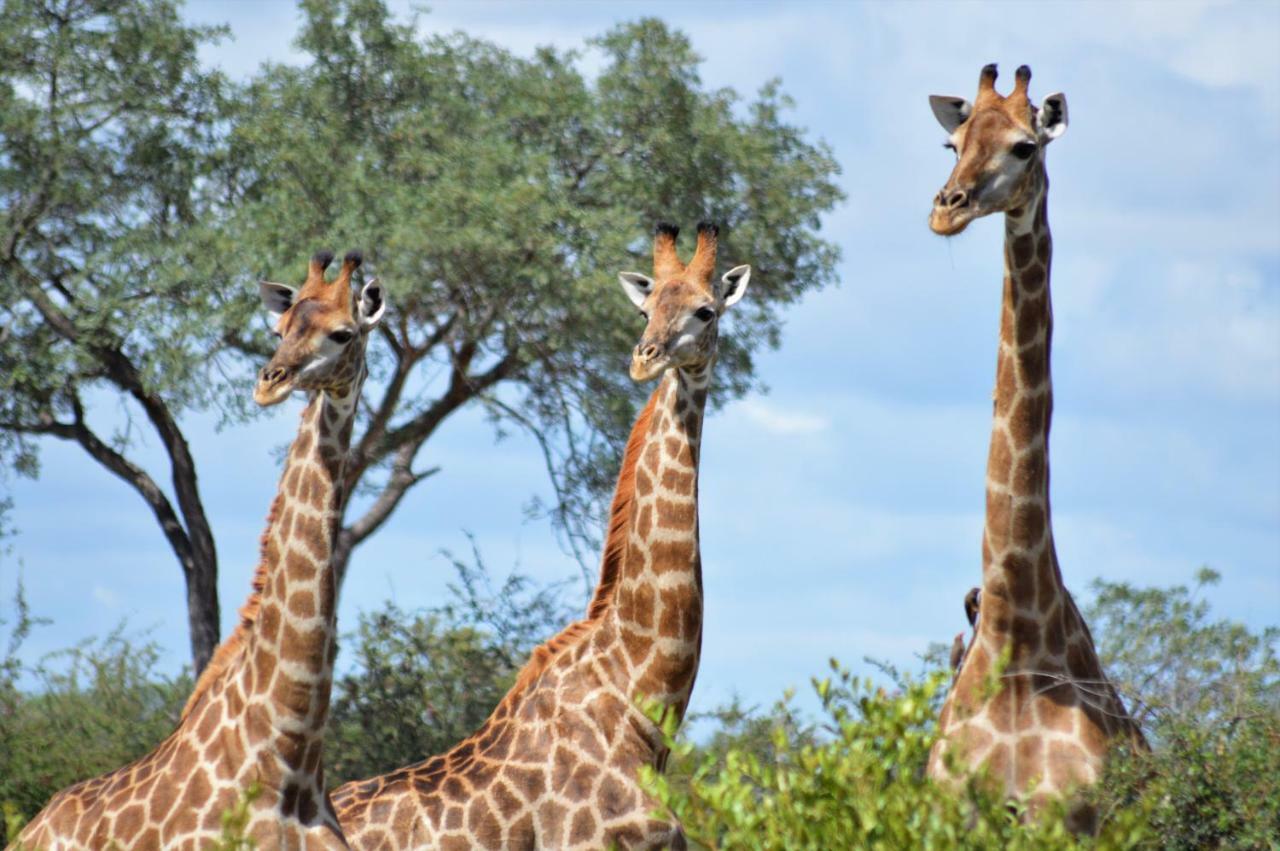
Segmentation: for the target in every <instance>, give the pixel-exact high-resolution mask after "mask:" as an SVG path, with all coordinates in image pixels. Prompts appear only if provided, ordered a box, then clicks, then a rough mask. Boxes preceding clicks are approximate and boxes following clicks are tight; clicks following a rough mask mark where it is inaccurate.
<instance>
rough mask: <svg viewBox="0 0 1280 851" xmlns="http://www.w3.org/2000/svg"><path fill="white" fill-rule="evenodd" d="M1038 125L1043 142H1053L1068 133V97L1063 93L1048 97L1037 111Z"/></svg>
mask: <svg viewBox="0 0 1280 851" xmlns="http://www.w3.org/2000/svg"><path fill="white" fill-rule="evenodd" d="M1036 125H1037V126H1038V127H1039V128H1040V139H1041V141H1043V142H1052V141H1053V140H1054V139H1056V138H1058V137H1059V136H1061V135H1062V134H1063V133H1065V132H1067V96H1066V95H1064V94H1063V93H1062V92H1054V93H1053V94H1051V95H1048V96H1046V97H1045V99H1044V103H1042V104H1040V108H1039V109H1037V110H1036Z"/></svg>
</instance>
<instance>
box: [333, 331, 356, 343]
mask: <svg viewBox="0 0 1280 851" xmlns="http://www.w3.org/2000/svg"><path fill="white" fill-rule="evenodd" d="M354 336H355V335H354V334H352V333H351V332H350V331H348V330H347V329H345V328H342V329H339V330H337V331H334V332H333V333H332V334H330V335H329V339H330V340H333V341H334V342H335V343H337V344H338V345H345V344H347V343H350V342H351V338H352V337H354Z"/></svg>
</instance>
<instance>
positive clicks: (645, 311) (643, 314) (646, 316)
mask: <svg viewBox="0 0 1280 851" xmlns="http://www.w3.org/2000/svg"><path fill="white" fill-rule="evenodd" d="M640 315H641V316H643V317H644V318H645V320H646V321H648V319H649V312H648V311H647V310H642V311H640Z"/></svg>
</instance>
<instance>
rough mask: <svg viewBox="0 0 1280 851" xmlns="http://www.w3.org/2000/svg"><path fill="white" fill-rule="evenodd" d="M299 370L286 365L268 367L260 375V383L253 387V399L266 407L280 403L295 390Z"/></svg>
mask: <svg viewBox="0 0 1280 851" xmlns="http://www.w3.org/2000/svg"><path fill="white" fill-rule="evenodd" d="M295 378H297V371H296V370H293V369H286V368H285V367H275V368H274V369H272V368H270V367H268V368H266V369H264V370H262V373H261V375H259V376H258V383H257V384H256V385H255V386H254V388H253V401H255V402H257V403H258V404H259V405H261V406H262V407H264V408H269V407H271V406H272V405H278V404H280V403H281V402H283V401H284V400H285V399H287V398H289V394H290V393H292V392H293V388H294V379H295Z"/></svg>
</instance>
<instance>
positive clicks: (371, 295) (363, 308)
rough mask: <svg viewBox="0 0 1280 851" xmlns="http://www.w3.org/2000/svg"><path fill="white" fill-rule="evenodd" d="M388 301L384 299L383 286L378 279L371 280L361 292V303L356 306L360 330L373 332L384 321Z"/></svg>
mask: <svg viewBox="0 0 1280 851" xmlns="http://www.w3.org/2000/svg"><path fill="white" fill-rule="evenodd" d="M386 309H387V301H386V299H384V298H383V297H382V285H381V284H379V283H378V279H377V278H370V279H369V283H367V284H365V285H364V287H363V288H361V290H360V303H359V304H358V305H357V306H356V313H357V314H358V316H357V319H358V320H359V322H360V330H362V331H371V330H373V328H374V326H376V325H377V324H378V323H379V322H380V321H381V320H382V314H383V311H385V310H386Z"/></svg>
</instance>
